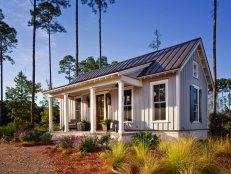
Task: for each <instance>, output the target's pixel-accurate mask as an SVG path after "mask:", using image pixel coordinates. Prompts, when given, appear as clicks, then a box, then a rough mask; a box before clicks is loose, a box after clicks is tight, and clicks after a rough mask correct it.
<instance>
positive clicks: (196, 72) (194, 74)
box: [193, 61, 198, 79]
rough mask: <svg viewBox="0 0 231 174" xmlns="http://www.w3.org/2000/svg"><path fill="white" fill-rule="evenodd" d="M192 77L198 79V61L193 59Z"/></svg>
mask: <svg viewBox="0 0 231 174" xmlns="http://www.w3.org/2000/svg"><path fill="white" fill-rule="evenodd" d="M193 77H195V78H197V79H198V63H197V62H195V61H193Z"/></svg>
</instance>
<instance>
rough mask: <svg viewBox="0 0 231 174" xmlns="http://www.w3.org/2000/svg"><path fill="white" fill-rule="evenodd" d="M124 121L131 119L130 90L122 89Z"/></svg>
mask: <svg viewBox="0 0 231 174" xmlns="http://www.w3.org/2000/svg"><path fill="white" fill-rule="evenodd" d="M124 121H132V90H131V89H129V90H125V91H124Z"/></svg>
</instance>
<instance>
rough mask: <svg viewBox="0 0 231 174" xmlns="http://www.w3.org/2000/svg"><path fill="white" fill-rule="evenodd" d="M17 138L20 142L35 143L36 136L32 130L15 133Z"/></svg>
mask: <svg viewBox="0 0 231 174" xmlns="http://www.w3.org/2000/svg"><path fill="white" fill-rule="evenodd" d="M17 137H18V139H19V140H20V141H21V142H31V141H37V140H38V136H37V134H36V133H35V131H33V130H29V131H28V130H21V131H18V132H17Z"/></svg>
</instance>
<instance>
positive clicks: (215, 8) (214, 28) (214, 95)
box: [213, 0, 217, 114]
mask: <svg viewBox="0 0 231 174" xmlns="http://www.w3.org/2000/svg"><path fill="white" fill-rule="evenodd" d="M213 5H214V14H213V81H214V87H213V113H214V114H216V112H217V90H216V89H217V62H216V61H217V59H216V32H217V31H216V30H217V0H214V4H213Z"/></svg>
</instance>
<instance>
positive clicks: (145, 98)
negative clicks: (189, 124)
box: [132, 75, 178, 130]
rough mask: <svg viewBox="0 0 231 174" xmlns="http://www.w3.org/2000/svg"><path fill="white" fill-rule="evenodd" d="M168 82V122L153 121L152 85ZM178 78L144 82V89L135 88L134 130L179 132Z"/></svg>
mask: <svg viewBox="0 0 231 174" xmlns="http://www.w3.org/2000/svg"><path fill="white" fill-rule="evenodd" d="M166 79H167V80H168V121H167V122H152V121H151V119H152V118H151V105H152V104H151V103H150V97H151V94H150V83H151V82H155V81H160V80H166ZM175 108H176V76H175V75H172V76H166V77H159V78H152V79H148V80H143V87H142V88H138V87H134V107H133V109H134V117H133V119H134V121H133V124H132V128H133V129H139V130H144V129H148V130H178V125H177V121H176V120H177V114H176V109H175Z"/></svg>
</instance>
